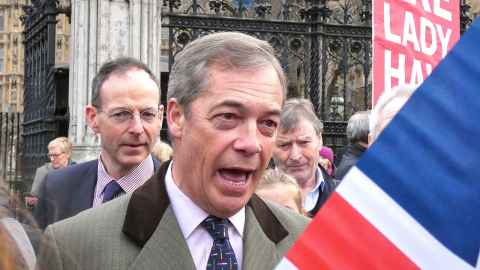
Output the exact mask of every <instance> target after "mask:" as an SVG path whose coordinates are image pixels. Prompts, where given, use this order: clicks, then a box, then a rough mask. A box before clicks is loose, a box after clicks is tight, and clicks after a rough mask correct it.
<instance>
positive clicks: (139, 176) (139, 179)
mask: <svg viewBox="0 0 480 270" xmlns="http://www.w3.org/2000/svg"><path fill="white" fill-rule="evenodd" d="M153 173H154V166H153V159H152V156H151V155H148V156H147V157H146V158H145V159H144V160H143V161H142V162H141V163H140V164H138V166H137V167H135V168H133V169H132V170H131V171H130V172H129V173H127V174H126V175H124V176H123V177H120V178H119V179H115V178H113V177H112V176H110V175H109V174H108V172H107V170H106V169H105V166H104V165H103V161H102V159H101V158H99V159H98V181H97V189H98V190H99V191H100V193H103V190H104V189H105V186H107V184H108V183H110V181H112V180H116V181H117V183H118V184H119V185H120V186H121V187H122V189H123V190H124V191H125V192H126V193H131V192H133V191H134V190H135V189H137V188H138V187H139V186H141V185H142V184H143V183H145V182H146V181H147V180H148V179H149V178H150V177H152V175H153Z"/></svg>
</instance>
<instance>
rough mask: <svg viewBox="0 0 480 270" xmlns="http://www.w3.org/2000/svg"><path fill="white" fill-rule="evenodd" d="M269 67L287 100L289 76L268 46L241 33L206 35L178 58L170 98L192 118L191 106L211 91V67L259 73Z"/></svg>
mask: <svg viewBox="0 0 480 270" xmlns="http://www.w3.org/2000/svg"><path fill="white" fill-rule="evenodd" d="M269 65H270V66H272V67H273V68H274V69H275V71H276V72H277V75H278V79H279V81H280V83H281V85H282V92H283V96H284V97H285V94H286V85H287V82H286V77H285V73H284V71H283V69H282V66H281V65H280V62H279V61H278V59H277V58H276V57H275V54H274V50H273V48H272V46H270V44H268V42H266V41H263V40H259V39H257V38H255V37H252V36H249V35H246V34H242V33H238V32H223V33H215V34H210V35H206V36H203V37H201V38H199V39H196V40H194V41H193V42H191V43H189V44H188V45H187V46H185V48H184V49H183V50H182V51H181V52H179V53H178V54H177V55H176V56H175V62H174V64H173V66H172V70H171V72H170V78H169V82H168V94H167V98H168V99H170V98H175V99H176V100H177V102H178V103H179V104H180V105H181V106H182V107H183V108H184V110H185V113H186V115H187V116H188V114H189V111H190V103H191V102H192V101H194V100H195V99H196V98H197V97H198V96H199V95H200V93H201V91H203V90H205V89H206V88H207V87H208V84H209V80H208V79H209V76H208V72H209V68H210V67H212V66H215V67H216V68H221V69H223V70H255V69H258V68H263V67H265V66H269Z"/></svg>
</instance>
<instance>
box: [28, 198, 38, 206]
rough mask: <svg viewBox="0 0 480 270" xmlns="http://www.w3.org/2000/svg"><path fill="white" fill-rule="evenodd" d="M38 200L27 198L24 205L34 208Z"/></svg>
mask: <svg viewBox="0 0 480 270" xmlns="http://www.w3.org/2000/svg"><path fill="white" fill-rule="evenodd" d="M37 202H38V198H37V197H35V196H27V197H25V204H26V205H27V206H35V205H37Z"/></svg>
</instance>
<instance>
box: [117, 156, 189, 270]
mask: <svg viewBox="0 0 480 270" xmlns="http://www.w3.org/2000/svg"><path fill="white" fill-rule="evenodd" d="M168 165H169V162H165V163H164V164H162V165H161V167H160V168H159V170H158V171H157V172H156V173H155V175H154V176H153V177H152V178H151V179H150V180H148V181H147V182H146V183H145V184H144V185H143V186H141V187H140V188H138V189H137V190H135V191H134V192H133V194H132V197H131V199H130V202H129V205H128V208H127V214H126V216H125V222H124V224H123V229H122V231H123V233H124V234H125V235H126V236H127V237H128V238H130V240H132V241H133V242H134V243H135V244H136V245H137V246H139V247H140V248H141V250H140V253H139V255H138V256H137V258H136V259H135V260H134V262H133V263H132V265H131V266H130V268H129V269H131V270H148V269H187V270H188V269H195V266H194V262H193V259H192V256H191V255H190V251H189V249H188V246H187V243H186V242H185V239H184V237H183V234H182V232H181V230H180V227H179V225H178V222H177V219H176V218H175V214H174V213H173V210H172V208H171V206H170V200H169V198H168V194H167V190H166V187H165V175H166V173H167V169H168Z"/></svg>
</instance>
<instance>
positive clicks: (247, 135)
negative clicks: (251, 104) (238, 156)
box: [234, 121, 262, 155]
mask: <svg viewBox="0 0 480 270" xmlns="http://www.w3.org/2000/svg"><path fill="white" fill-rule="evenodd" d="M259 136H260V135H259V133H258V132H257V123H256V122H254V121H252V122H250V123H247V124H246V125H245V128H244V129H243V130H242V132H241V134H240V136H239V138H238V139H237V140H236V141H235V143H234V148H235V149H236V150H239V151H242V152H244V153H245V154H248V155H253V154H256V153H259V152H260V151H261V150H262V146H261V144H260V138H259Z"/></svg>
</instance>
